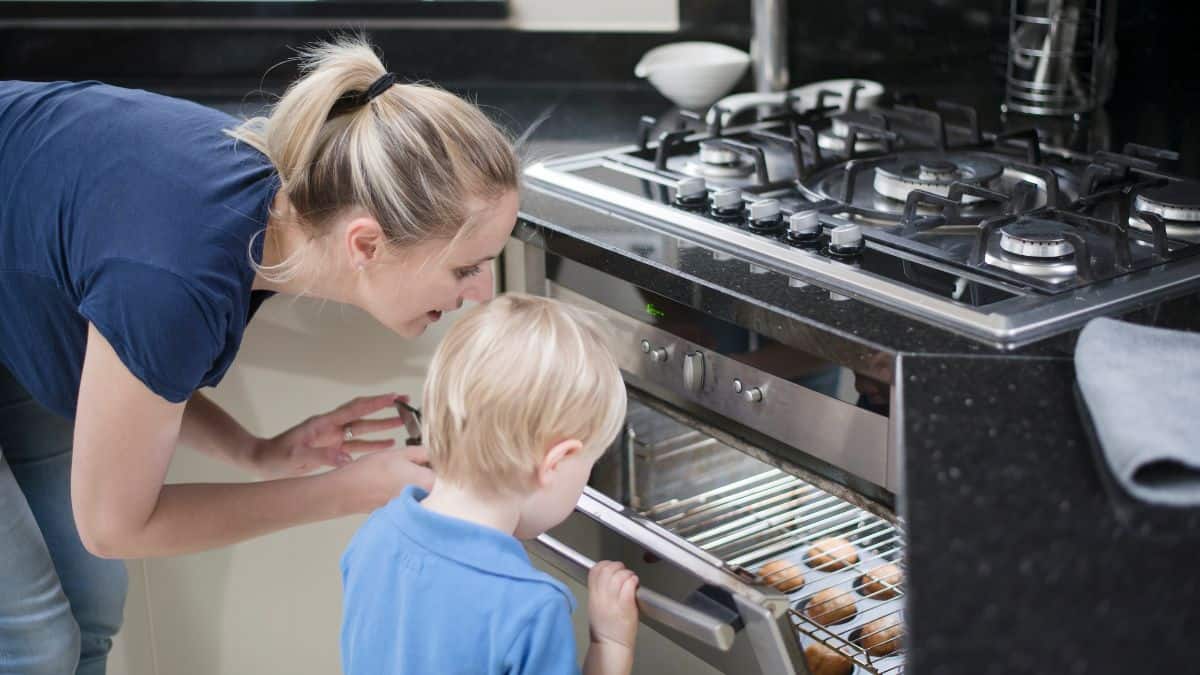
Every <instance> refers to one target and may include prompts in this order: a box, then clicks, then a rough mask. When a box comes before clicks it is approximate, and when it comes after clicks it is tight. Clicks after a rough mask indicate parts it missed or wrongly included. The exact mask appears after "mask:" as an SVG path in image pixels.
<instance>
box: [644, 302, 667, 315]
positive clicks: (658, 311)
mask: <svg viewBox="0 0 1200 675" xmlns="http://www.w3.org/2000/svg"><path fill="white" fill-rule="evenodd" d="M646 313H647V314H649V315H650V316H653V317H657V318H660V319H661V318H662V317H664V316H666V315H667V313H666V312H664V311H662V310H661V309H659V308H657V307H655V306H654V305H653V303H649V302H647V303H646Z"/></svg>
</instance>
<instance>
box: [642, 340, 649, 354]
mask: <svg viewBox="0 0 1200 675" xmlns="http://www.w3.org/2000/svg"><path fill="white" fill-rule="evenodd" d="M642 353H643V354H649V353H650V341H649V340H642Z"/></svg>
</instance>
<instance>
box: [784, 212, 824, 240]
mask: <svg viewBox="0 0 1200 675" xmlns="http://www.w3.org/2000/svg"><path fill="white" fill-rule="evenodd" d="M788 232H789V233H791V234H794V235H809V236H816V235H818V234H821V221H820V219H819V218H818V217H817V212H816V211H797V212H795V213H793V214H792V215H790V216H788Z"/></svg>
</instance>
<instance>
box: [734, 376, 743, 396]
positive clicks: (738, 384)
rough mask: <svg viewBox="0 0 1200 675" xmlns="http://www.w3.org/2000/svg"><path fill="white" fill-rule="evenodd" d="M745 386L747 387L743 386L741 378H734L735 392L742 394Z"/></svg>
mask: <svg viewBox="0 0 1200 675" xmlns="http://www.w3.org/2000/svg"><path fill="white" fill-rule="evenodd" d="M744 388H745V387H743V386H742V381H741V380H739V379H736V378H734V380H733V393H735V394H740V393H742V389H744Z"/></svg>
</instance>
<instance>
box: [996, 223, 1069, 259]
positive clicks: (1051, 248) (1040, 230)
mask: <svg viewBox="0 0 1200 675" xmlns="http://www.w3.org/2000/svg"><path fill="white" fill-rule="evenodd" d="M1067 227H1069V225H1064V224H1063V223H1059V222H1055V221H1053V220H1043V219H1041V218H1025V219H1023V220H1019V221H1017V222H1015V223H1013V224H1011V225H1006V226H1004V227H1002V228H1000V248H1002V249H1004V250H1005V251H1006V252H1008V253H1012V254H1013V255H1019V256H1023V257H1026V258H1039V259H1047V258H1063V257H1066V256H1069V255H1071V254H1072V253H1074V252H1075V247H1074V246H1072V245H1071V243H1070V242H1068V241H1067V240H1066V237H1064V236H1063V230H1064V228H1067Z"/></svg>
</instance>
